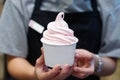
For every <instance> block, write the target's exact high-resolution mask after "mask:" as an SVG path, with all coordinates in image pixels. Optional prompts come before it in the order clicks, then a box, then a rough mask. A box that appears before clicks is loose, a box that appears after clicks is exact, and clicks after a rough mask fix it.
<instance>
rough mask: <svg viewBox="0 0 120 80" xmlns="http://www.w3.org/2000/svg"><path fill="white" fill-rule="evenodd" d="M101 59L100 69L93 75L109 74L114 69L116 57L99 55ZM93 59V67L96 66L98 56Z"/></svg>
mask: <svg viewBox="0 0 120 80" xmlns="http://www.w3.org/2000/svg"><path fill="white" fill-rule="evenodd" d="M101 59H102V63H103V67H102V71H100V72H95V75H98V76H107V75H111V74H112V73H113V72H114V71H115V70H116V65H117V59H113V58H108V57H101ZM94 60H95V68H97V65H98V58H97V57H94Z"/></svg>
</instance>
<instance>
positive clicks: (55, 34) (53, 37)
mask: <svg viewBox="0 0 120 80" xmlns="http://www.w3.org/2000/svg"><path fill="white" fill-rule="evenodd" d="M63 19H64V13H63V12H60V13H59V14H58V15H57V17H56V20H55V21H53V22H50V23H49V24H48V25H47V30H46V31H44V33H43V38H42V39H41V41H42V42H43V43H46V44H52V45H69V44H74V43H76V42H77V41H78V39H77V38H76V37H75V36H74V32H73V30H71V29H70V28H69V27H68V24H67V23H66V22H65V21H64V20H63Z"/></svg>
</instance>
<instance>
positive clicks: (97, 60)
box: [94, 55, 103, 73]
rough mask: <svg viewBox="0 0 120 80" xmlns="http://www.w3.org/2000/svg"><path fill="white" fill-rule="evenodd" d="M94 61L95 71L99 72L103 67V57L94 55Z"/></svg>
mask: <svg viewBox="0 0 120 80" xmlns="http://www.w3.org/2000/svg"><path fill="white" fill-rule="evenodd" d="M94 61H95V72H96V73H99V72H101V71H102V69H103V61H102V58H101V57H100V56H99V55H94Z"/></svg>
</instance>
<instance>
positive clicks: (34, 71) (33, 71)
mask: <svg viewBox="0 0 120 80" xmlns="http://www.w3.org/2000/svg"><path fill="white" fill-rule="evenodd" d="M30 77H31V79H32V80H38V78H37V75H36V70H35V67H33V68H32V71H31V73H30Z"/></svg>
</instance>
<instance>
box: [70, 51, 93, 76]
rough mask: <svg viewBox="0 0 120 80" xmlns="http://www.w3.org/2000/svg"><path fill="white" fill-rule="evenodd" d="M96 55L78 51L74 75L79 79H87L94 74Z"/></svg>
mask: <svg viewBox="0 0 120 80" xmlns="http://www.w3.org/2000/svg"><path fill="white" fill-rule="evenodd" d="M93 56H94V54H93V53H91V52H89V51H87V50H84V49H77V50H76V55H75V66H74V69H73V73H72V75H73V76H75V77H78V78H86V77H88V76H89V75H91V74H93V73H94V70H95V67H94V60H93Z"/></svg>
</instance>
